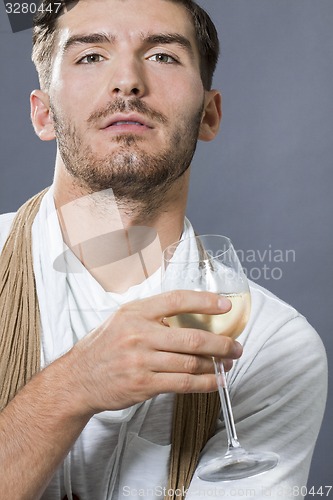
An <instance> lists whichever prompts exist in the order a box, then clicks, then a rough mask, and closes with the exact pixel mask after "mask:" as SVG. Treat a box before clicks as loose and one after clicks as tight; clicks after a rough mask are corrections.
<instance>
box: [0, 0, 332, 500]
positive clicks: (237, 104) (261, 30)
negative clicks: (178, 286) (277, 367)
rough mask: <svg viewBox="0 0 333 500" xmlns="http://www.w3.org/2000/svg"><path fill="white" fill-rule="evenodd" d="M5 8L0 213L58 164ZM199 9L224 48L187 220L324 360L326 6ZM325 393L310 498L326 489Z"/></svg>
mask: <svg viewBox="0 0 333 500" xmlns="http://www.w3.org/2000/svg"><path fill="white" fill-rule="evenodd" d="M5 4H6V2H5V1H0V46H1V49H2V60H1V80H0V109H1V122H0V127H1V130H0V141H1V150H0V151H1V152H0V212H1V213H3V212H10V211H15V210H16V209H17V208H18V207H19V206H20V205H21V204H22V203H23V202H24V201H25V200H26V199H27V198H29V197H30V196H32V195H33V194H35V193H37V192H38V191H39V190H41V189H42V188H44V187H46V186H48V185H49V184H51V182H52V176H53V168H54V157H55V144H54V143H50V142H41V141H40V140H39V139H38V138H37V137H36V136H35V134H34V131H33V129H32V126H31V123H30V118H29V94H30V92H31V90H32V89H34V88H36V87H37V86H38V80H37V76H36V74H35V70H34V67H33V65H32V63H31V60H30V52H31V29H20V30H16V31H15V32H13V26H12V25H11V24H10V21H9V18H8V16H7V15H6V9H5ZM200 4H201V5H202V6H203V7H204V8H206V9H207V10H208V12H209V13H210V14H211V16H212V18H213V19H214V21H215V23H216V25H217V28H218V31H219V34H220V39H221V58H220V62H219V66H218V69H217V72H216V76H215V79H214V87H215V88H218V89H220V90H221V91H222V96H223V121H222V127H221V130H220V133H219V136H218V138H217V139H215V141H214V142H213V143H199V144H198V148H197V152H196V156H195V159H194V161H193V165H192V182H191V189H190V197H189V204H188V216H189V217H190V219H191V221H192V223H193V225H194V226H195V229H196V231H197V232H199V233H220V234H225V235H227V236H229V237H230V238H231V239H232V240H233V242H234V245H235V247H236V249H237V251H238V254H239V257H240V258H241V260H242V263H243V266H244V268H245V270H246V272H247V275H248V277H249V278H250V279H252V280H253V281H256V282H258V283H260V284H261V285H262V286H264V287H266V288H268V289H269V290H271V291H272V292H273V293H275V294H277V295H278V296H279V297H280V298H282V299H284V300H285V301H286V302H288V303H290V304H292V305H293V306H294V307H295V308H297V309H298V310H299V311H300V312H301V313H302V314H303V315H305V316H306V317H307V319H308V320H309V322H310V323H311V324H312V325H313V326H314V327H315V328H316V330H317V331H318V333H319V335H320V336H321V338H322V340H323V342H324V344H325V346H326V350H327V354H328V358H329V360H332V358H333V321H332V309H333V300H332V283H333V257H332V256H333V229H332V222H331V221H332V216H333V196H332V191H333V140H332V136H333V2H332V0H319V1H318V0H200ZM302 362H303V360H302V359H299V363H300V364H302ZM284 369H285V366H284V362H283V359H281V371H283V370H284ZM331 381H332V372H330V382H331ZM330 387H331V385H330V386H329V398H328V403H327V409H326V414H325V417H324V422H323V426H322V430H321V433H320V436H319V439H318V442H317V446H316V450H315V454H314V459H313V463H312V467H311V473H310V478H309V483H308V491H309V492H311V491H312V492H314V491H318V488H320V486H323V487H324V486H325V485H332V484H333V431H332V421H333V398H332V397H331V395H330ZM311 391H316V381H315V380H313V385H312V386H311V387H309V392H311ZM312 486H313V487H314V489H313V490H311V487H312ZM326 491H327V490H323V492H324V496H325V493H326ZM329 496H331V497H333V491H331V492H330V495H329ZM315 497H316V496H312V495H311V493H309V494H308V498H312V499H313V498H315Z"/></svg>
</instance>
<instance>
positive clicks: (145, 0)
mask: <svg viewBox="0 0 333 500" xmlns="http://www.w3.org/2000/svg"><path fill="white" fill-rule="evenodd" d="M100 21H104V22H105V23H108V24H109V25H110V26H112V25H113V27H114V29H117V28H119V29H120V30H121V29H122V28H124V29H125V28H127V29H130V28H132V29H133V28H135V27H137V28H139V25H140V24H142V23H143V22H144V23H145V25H150V31H151V28H153V27H156V29H159V27H161V26H163V24H164V25H168V24H172V31H179V30H181V31H185V32H187V34H188V35H191V36H193V37H194V35H195V34H194V26H193V22H192V19H191V15H190V14H189V12H188V11H187V9H186V7H185V6H184V5H183V4H182V3H179V2H174V1H172V0H79V1H75V2H74V5H72V6H71V8H69V9H68V10H67V11H66V12H64V13H63V15H61V16H60V17H59V18H58V21H57V26H58V28H59V29H62V28H63V29H66V28H67V29H70V30H71V31H73V30H79V29H80V28H81V29H82V28H83V24H84V28H88V29H89V28H90V27H91V28H92V29H94V28H96V27H97V24H98V23H99V22H100ZM169 28H171V26H169ZM143 31H147V29H145V30H143Z"/></svg>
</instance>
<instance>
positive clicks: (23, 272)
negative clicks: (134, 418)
mask: <svg viewBox="0 0 333 500" xmlns="http://www.w3.org/2000/svg"><path fill="white" fill-rule="evenodd" d="M46 191H47V189H45V190H44V191H42V192H40V193H39V194H37V195H36V196H34V197H33V198H31V199H30V200H28V201H27V202H26V203H25V204H24V205H23V206H22V207H21V208H20V209H19V210H18V212H17V214H16V217H15V219H14V222H13V225H12V228H11V232H10V234H9V236H8V238H7V241H6V243H5V245H4V248H3V251H2V254H1V259H0V318H1V322H0V411H1V410H2V409H3V408H4V407H5V406H6V405H7V404H8V403H9V401H10V400H11V399H12V398H13V397H14V396H15V394H16V393H17V391H18V390H19V389H20V388H21V387H23V386H24V385H25V384H26V383H27V382H28V381H29V379H30V378H31V377H32V376H33V375H34V374H35V373H37V372H38V371H39V370H40V343H41V326H40V315H39V307H38V299H37V293H36V285H35V276H34V270H33V257H32V236H31V228H32V224H33V221H34V219H35V216H36V214H37V212H38V210H39V206H40V203H41V200H42V198H43V196H44V194H45V192H46ZM219 413H220V403H219V397H218V393H211V394H186V395H183V394H178V395H177V398H176V404H175V408H174V416H173V427H172V445H171V458H170V472H169V481H168V488H167V491H168V492H169V493H170V494H169V495H167V496H166V497H165V500H174V499H176V498H182V496H183V495H182V494H180V495H176V491H177V490H178V491H185V490H186V489H187V488H188V487H189V485H190V482H191V479H192V476H193V474H194V471H195V469H196V466H197V463H198V459H199V455H200V452H201V450H202V449H203V447H204V446H205V444H206V442H207V441H208V439H209V438H210V437H211V436H212V435H213V433H214V430H215V427H216V422H217V419H218V416H219ZM172 492H174V493H172Z"/></svg>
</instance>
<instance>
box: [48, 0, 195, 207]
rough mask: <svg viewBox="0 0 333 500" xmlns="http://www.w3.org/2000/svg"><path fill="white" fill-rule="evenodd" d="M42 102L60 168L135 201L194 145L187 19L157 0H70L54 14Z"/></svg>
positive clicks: (171, 176)
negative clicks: (46, 103)
mask: <svg viewBox="0 0 333 500" xmlns="http://www.w3.org/2000/svg"><path fill="white" fill-rule="evenodd" d="M58 28H59V32H58V36H57V41H56V46H55V52H54V63H53V68H52V79H51V85H50V92H49V94H50V103H51V110H52V113H53V120H54V125H55V131H56V138H57V141H58V147H59V151H60V154H61V157H62V161H63V163H64V166H65V168H66V169H67V170H68V171H69V172H70V173H71V174H72V175H73V176H74V177H75V178H76V180H77V181H78V183H79V184H81V185H83V186H86V187H89V188H90V189H91V190H92V191H96V190H102V189H107V188H110V187H112V189H113V190H114V193H115V195H116V197H119V198H128V199H132V200H138V201H139V200H143V199H144V198H145V197H147V194H148V190H153V191H154V190H155V192H156V189H160V191H163V190H164V191H165V189H166V188H167V187H168V186H169V185H170V184H172V183H173V182H174V180H175V179H176V178H177V177H179V176H180V175H181V174H182V173H183V172H184V171H185V170H186V169H187V167H188V166H189V164H190V162H191V159H192V156H193V154H194V150H195V146H196V141H197V138H198V133H199V128H200V122H201V117H202V112H203V104H204V97H205V92H204V88H203V85H202V81H201V77H200V65H199V55H198V50H197V47H196V42H195V35H194V28H193V26H192V24H191V20H190V18H189V17H188V14H187V12H186V10H185V9H184V7H183V6H181V5H177V4H174V3H172V2H169V1H167V0H80V2H78V4H77V5H76V6H75V7H73V8H72V9H71V10H70V11H69V12H68V13H66V14H64V15H63V16H61V17H60V18H59V21H58Z"/></svg>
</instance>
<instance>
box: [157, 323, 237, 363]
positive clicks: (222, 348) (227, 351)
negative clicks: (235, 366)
mask: <svg viewBox="0 0 333 500" xmlns="http://www.w3.org/2000/svg"><path fill="white" fill-rule="evenodd" d="M161 328H163V329H164V328H165V327H161ZM155 341H156V344H155V345H156V348H157V349H158V350H160V351H172V352H177V353H183V354H193V355H199V356H205V357H217V358H222V359H226V358H227V359H238V358H239V357H240V356H241V354H242V352H243V348H242V346H241V344H240V343H239V342H237V341H235V340H232V339H231V338H230V337H226V336H225V335H216V334H214V333H211V332H206V331H204V330H196V329H193V328H165V334H163V335H159V336H158V337H156V339H155Z"/></svg>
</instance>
